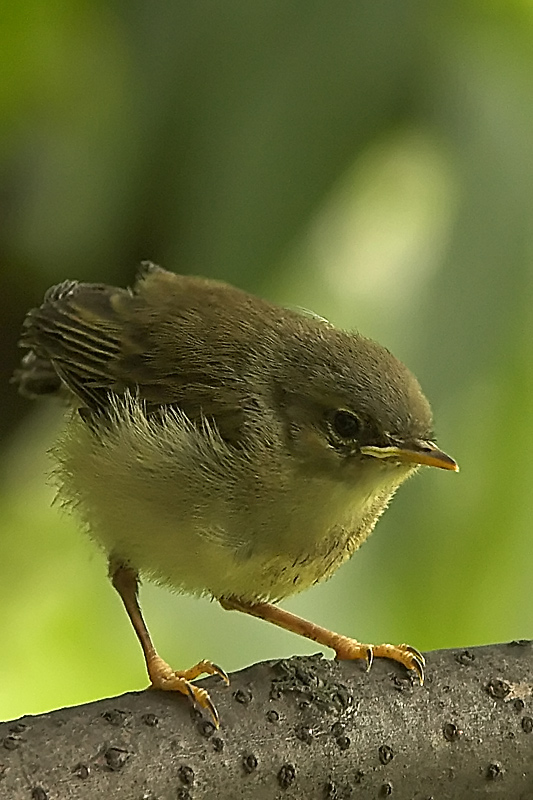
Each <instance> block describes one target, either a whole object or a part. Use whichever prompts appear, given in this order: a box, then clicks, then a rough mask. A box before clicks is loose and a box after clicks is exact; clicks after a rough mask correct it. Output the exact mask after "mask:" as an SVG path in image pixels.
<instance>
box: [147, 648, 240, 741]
mask: <svg viewBox="0 0 533 800" xmlns="http://www.w3.org/2000/svg"><path fill="white" fill-rule="evenodd" d="M148 675H149V678H150V681H151V686H150V688H151V689H161V690H162V691H164V692H181V694H184V695H187V696H188V697H190V699H191V700H192V701H193V702H194V703H197V704H198V705H199V706H200V707H201V708H206V709H207V710H208V711H209V713H210V714H211V716H212V717H213V722H214V723H215V726H216V727H217V728H218V726H219V717H218V712H217V710H216V708H215V706H214V704H213V701H212V700H211V697H210V696H209V692H207V691H206V690H205V689H201V688H200V687H199V686H196V684H194V683H191V681H193V680H194V679H195V678H198V677H199V676H200V675H220V677H221V678H222V680H223V681H224V682H225V683H226V684H229V678H228V676H227V674H226V673H225V672H224V670H223V669H221V667H219V666H217V665H216V664H213V663H212V662H211V661H199V662H198V664H195V665H194V666H193V667H190V668H189V669H185V670H181V671H176V670H173V669H172V667H170V666H169V665H168V664H167V662H166V661H163V659H162V658H160V657H159V656H158V655H154V656H152V657H151V658H150V659H149V661H148Z"/></svg>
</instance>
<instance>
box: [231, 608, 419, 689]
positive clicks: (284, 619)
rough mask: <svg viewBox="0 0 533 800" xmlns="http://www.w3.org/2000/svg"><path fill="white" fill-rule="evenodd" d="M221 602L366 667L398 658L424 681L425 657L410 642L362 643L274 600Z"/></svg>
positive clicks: (341, 657)
mask: <svg viewBox="0 0 533 800" xmlns="http://www.w3.org/2000/svg"><path fill="white" fill-rule="evenodd" d="M220 604H221V605H222V607H223V608H226V609H228V610H229V611H242V612H244V613H245V614H251V615H252V616H253V617H259V618H260V619H264V620H266V621H267V622H273V623H274V625H278V626H279V627H280V628H285V630H287V631H292V632H293V633H298V634H300V636H305V637H306V638H307V639H312V641H313V642H318V644H320V645H323V646H325V647H331V648H332V650H335V653H336V656H337V658H338V659H340V660H341V661H345V660H352V659H356V658H362V659H364V660H365V661H366V663H367V669H370V667H371V666H372V661H373V660H374V658H391V659H392V660H393V661H399V662H400V664H403V665H404V667H407V669H412V670H414V671H415V672H416V673H417V675H418V678H419V680H420V683H423V682H424V665H425V660H424V656H423V655H422V653H419V652H418V650H415V648H414V647H410V646H409V645H408V644H399V645H394V644H361V642H358V641H356V640H355V639H350V638H349V637H348V636H341V635H340V634H338V633H333V631H329V630H328V629H327V628H322V627H321V626H320V625H315V623H314V622H309V620H306V619H303V617H298V616H297V615H296V614H291V613H290V611H284V610H283V609H282V608H278V607H277V606H275V605H272V603H247V602H245V601H244V600H239V599H238V598H237V597H224V598H221V600H220Z"/></svg>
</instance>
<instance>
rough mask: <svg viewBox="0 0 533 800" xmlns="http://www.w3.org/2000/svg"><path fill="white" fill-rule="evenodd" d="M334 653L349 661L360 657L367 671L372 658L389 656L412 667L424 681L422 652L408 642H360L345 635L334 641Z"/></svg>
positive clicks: (421, 681) (341, 659) (420, 679)
mask: <svg viewBox="0 0 533 800" xmlns="http://www.w3.org/2000/svg"><path fill="white" fill-rule="evenodd" d="M334 649H335V653H336V655H337V658H338V659H339V660H340V661H351V660H352V659H356V658H362V659H364V660H365V661H366V663H367V671H368V670H369V669H370V667H371V666H372V662H373V660H374V658H390V659H392V660H393V661H398V662H399V663H400V664H403V666H404V667H406V669H412V670H414V672H416V674H417V675H418V679H419V681H420V683H421V684H422V683H424V666H425V663H426V660H425V658H424V656H423V655H422V653H420V652H419V651H418V650H416V649H415V648H414V647H411V646H410V645H408V644H361V642H358V641H356V640H355V639H349V638H348V637H347V636H339V637H338V639H337V641H336V642H335V646H334Z"/></svg>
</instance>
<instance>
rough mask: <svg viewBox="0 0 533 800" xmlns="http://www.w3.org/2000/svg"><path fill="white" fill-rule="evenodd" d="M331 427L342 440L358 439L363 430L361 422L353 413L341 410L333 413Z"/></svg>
mask: <svg viewBox="0 0 533 800" xmlns="http://www.w3.org/2000/svg"><path fill="white" fill-rule="evenodd" d="M331 426H332V428H333V430H334V432H335V434H336V435H337V436H338V437H340V438H341V439H356V438H357V435H358V433H359V431H360V430H361V420H360V419H359V417H356V415H355V414H353V413H352V412H351V411H346V410H345V409H343V408H340V409H338V410H337V411H335V412H334V413H333V416H332V418H331Z"/></svg>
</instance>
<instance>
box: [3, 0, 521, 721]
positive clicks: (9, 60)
mask: <svg viewBox="0 0 533 800" xmlns="http://www.w3.org/2000/svg"><path fill="white" fill-rule="evenodd" d="M0 15H1V24H0V74H2V76H3V78H2V81H1V83H0V126H1V127H0V220H1V224H0V259H1V267H0V304H1V311H2V313H1V315H0V334H1V335H0V348H1V355H2V357H1V359H0V373H1V374H0V377H1V382H0V404H1V408H0V433H1V437H2V448H3V457H2V462H1V485H0V647H1V653H0V718H9V717H13V716H17V715H20V714H23V713H28V712H39V711H43V710H46V709H50V708H52V707H56V706H61V705H66V704H73V703H79V702H82V701H88V700H91V699H95V698H98V697H101V696H104V695H109V694H113V693H119V692H123V691H127V690H129V689H136V688H141V687H143V686H144V685H145V684H146V677H145V673H144V667H143V662H142V657H141V652H140V649H139V647H138V645H137V643H136V641H135V638H134V635H133V631H132V629H131V627H130V625H129V623H128V621H127V619H126V617H125V614H124V612H123V610H122V607H121V604H120V601H119V599H118V597H117V596H115V593H114V591H113V589H112V588H111V586H110V585H109V583H108V581H107V579H106V566H105V563H104V559H103V557H102V555H101V554H100V553H99V552H98V551H97V550H96V548H94V547H93V545H92V543H91V542H90V541H89V540H88V539H86V538H85V537H84V536H83V535H81V534H80V533H79V532H78V531H77V527H76V524H75V522H74V521H73V520H71V519H70V518H68V517H65V516H64V515H62V514H61V512H60V510H59V509H57V508H55V507H51V501H52V489H51V487H50V486H49V485H48V484H47V483H46V477H45V476H46V473H47V470H48V469H49V458H48V456H47V454H46V451H47V448H48V447H49V446H50V445H51V443H52V442H53V438H54V435H55V432H56V431H57V429H58V427H59V425H60V418H61V412H60V410H59V409H58V408H56V407H55V406H54V405H53V404H46V403H40V404H39V403H35V404H32V403H31V402H29V401H28V402H27V401H24V400H22V399H21V398H19V397H18V396H17V395H16V393H15V391H14V388H13V387H12V386H10V385H9V383H8V380H9V376H10V374H11V372H12V370H13V368H14V367H15V366H16V364H17V360H18V358H19V354H18V352H17V348H16V341H17V338H18V333H19V328H20V323H21V321H22V318H23V315H24V313H25V311H26V310H27V309H28V308H29V307H31V306H33V305H35V304H37V303H39V302H40V299H41V296H42V293H43V292H44V290H45V289H46V288H47V287H48V286H49V285H51V284H53V283H56V282H59V281H61V280H63V279H65V278H77V279H82V280H95V281H106V282H108V283H118V284H121V285H125V284H127V283H128V282H131V280H132V278H133V275H134V272H135V268H136V265H137V264H138V262H139V261H141V260H142V259H151V260H153V261H156V262H159V263H161V264H162V265H164V266H165V267H167V268H169V269H174V270H176V271H181V272H189V273H192V274H201V275H206V276H216V277H218V278H222V279H225V280H228V281H230V282H233V283H235V284H237V285H239V286H241V287H242V288H244V289H248V290H251V291H254V292H256V293H258V294H260V295H262V296H264V297H267V298H269V299H272V300H275V301H278V302H280V303H283V304H287V305H291V306H302V307H305V308H309V309H313V310H314V311H316V312H317V313H318V314H320V315H323V316H325V317H327V318H329V319H330V320H332V321H333V322H335V323H337V324H339V325H342V326H346V327H357V328H359V329H360V330H361V331H362V332H363V333H365V334H367V335H369V336H372V337H374V338H376V339H378V340H379V341H381V342H382V343H383V344H385V345H387V346H388V347H389V348H390V349H392V350H393V352H394V353H395V354H396V355H397V356H399V357H400V358H401V359H402V360H404V361H405V362H406V363H407V364H408V365H409V366H410V367H411V368H412V369H413V371H414V372H415V373H416V374H417V375H418V377H419V379H420V381H421V383H422V385H423V387H424V388H425V390H426V392H427V394H428V396H429V397H430V399H431V401H432V404H433V407H434V411H435V417H436V429H437V435H438V440H439V442H440V444H441V446H442V447H443V448H445V449H446V450H447V451H448V452H450V453H451V454H452V455H453V456H455V457H456V458H457V460H458V461H459V463H460V466H461V472H460V473H459V475H454V474H451V473H443V472H440V471H437V470H434V471H430V470H424V471H423V473H422V474H420V475H419V476H417V477H416V479H414V480H412V481H411V482H409V483H408V485H407V486H405V487H404V488H402V490H401V491H400V493H399V495H398V497H397V499H396V500H395V501H394V503H393V505H392V508H391V509H390V511H389V512H388V513H387V514H386V515H385V517H384V519H383V520H382V521H381V522H380V523H379V526H378V531H377V533H376V534H374V536H372V537H371V539H370V540H369V542H368V543H367V544H365V546H364V547H363V548H362V549H361V551H360V552H359V553H357V555H356V557H355V558H353V559H352V560H351V561H350V562H349V563H348V564H347V565H345V566H344V567H343V568H342V569H341V570H340V571H339V572H338V573H337V575H336V576H335V577H334V578H333V579H332V580H331V581H330V582H329V583H327V584H325V585H322V586H319V587H316V588H315V589H313V590H310V591H308V592H307V593H305V594H304V595H302V596H300V597H297V598H295V599H293V600H292V601H291V602H287V603H286V606H287V607H289V608H291V609H293V610H296V611H298V612H300V613H303V614H305V615H308V616H310V617H311V618H312V619H313V620H315V621H316V622H319V623H322V624H324V625H328V626H330V627H332V628H333V629H336V630H339V631H341V632H343V633H347V634H351V635H354V636H356V637H357V638H359V639H361V640H362V641H375V642H380V641H392V642H402V641H408V642H410V643H412V644H413V645H416V646H417V647H419V648H420V649H431V648H439V647H451V646H457V647H458V646H466V645H473V644H477V643H488V642H492V641H502V640H506V639H511V638H519V637H531V636H532V635H533V621H532V620H533V593H532V592H531V575H532V574H533V548H532V545H531V541H532V536H531V530H530V527H531V526H530V517H531V511H532V503H531V487H532V486H533V458H532V456H531V454H532V452H533V343H532V332H533V326H532V307H533V286H532V283H533V281H532V258H533V236H532V219H533V174H532V173H533V49H532V47H531V42H532V35H533V5H532V3H531V0H516V1H515V2H513V0H500V2H498V1H497V0H491V1H490V2H487V1H486V0H483V2H479V0H478V1H477V2H476V1H475V0H462V1H461V2H460V3H459V2H452V1H451V0H449V2H444V1H442V0H441V1H440V2H432V3H427V2H424V0H402V2H401V3H399V2H398V1H397V0H381V2H375V0H293V2H289V3H287V2H283V1H282V0H254V2H249V0H225V2H216V1H215V0H203V2H196V3H186V2H183V0H155V2H150V3H147V2H146V3H143V2H138V3H131V4H130V3H121V2H117V0H111V1H110V2H83V1H82V0H68V2H67V0H33V2H31V1H27V0H22V2H17V3H15V2H14V0H11V1H10V0H8V2H7V3H4V4H3V6H2V10H1V12H0ZM142 603H143V606H144V610H145V614H146V618H147V620H148V623H149V626H150V628H151V630H152V633H153V635H154V638H155V641H156V643H157V644H158V646H159V649H160V652H161V654H162V655H163V656H164V657H166V658H167V659H168V660H169V661H170V662H171V663H172V664H173V665H174V666H175V667H176V668H179V667H187V666H189V665H190V664H192V663H193V662H195V661H196V660H198V659H200V658H210V659H213V660H214V661H215V662H217V663H220V664H222V665H223V666H224V667H225V668H226V669H227V670H233V669H238V668H240V667H243V666H245V665H247V664H249V663H251V662H253V661H255V660H258V659H265V658H273V657H278V656H285V655H288V654H292V653H295V652H299V653H304V652H314V651H316V649H317V648H316V646H313V645H312V644H311V643H309V644H308V643H306V642H305V641H304V640H303V639H297V638H296V637H294V636H292V635H290V634H288V633H285V632H283V631H280V630H278V629H275V628H274V627H273V626H268V625H266V624H265V623H262V622H260V621H256V620H253V619H248V618H245V617H244V616H242V615H238V614H235V613H233V614H230V613H228V612H225V611H223V610H221V609H220V608H219V607H218V606H217V605H216V604H214V603H209V602H207V601H198V600H192V599H190V598H186V597H176V596H172V595H171V594H170V593H169V592H167V591H163V590H160V589H157V588H154V587H151V586H145V587H143V590H142Z"/></svg>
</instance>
